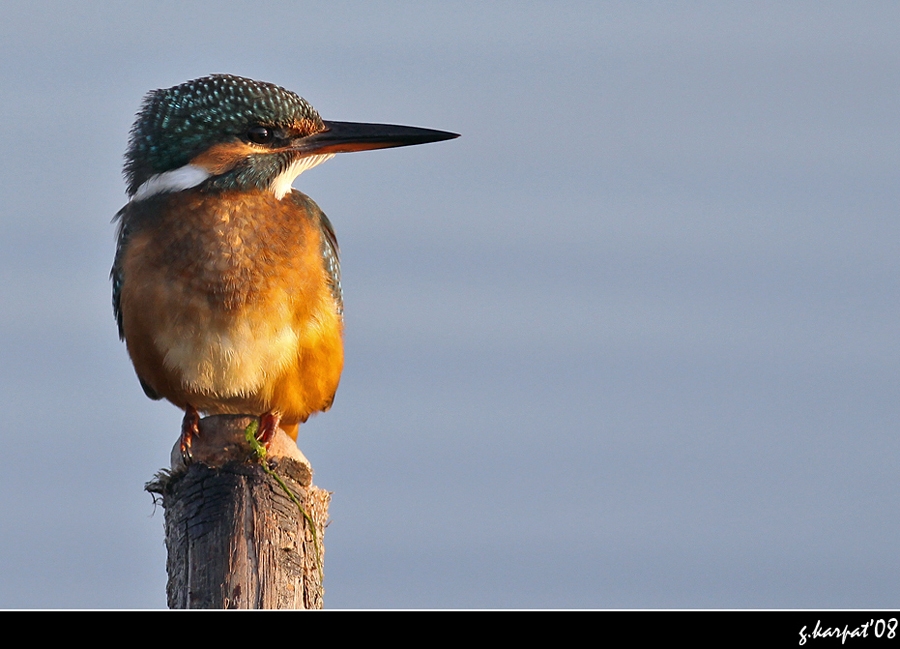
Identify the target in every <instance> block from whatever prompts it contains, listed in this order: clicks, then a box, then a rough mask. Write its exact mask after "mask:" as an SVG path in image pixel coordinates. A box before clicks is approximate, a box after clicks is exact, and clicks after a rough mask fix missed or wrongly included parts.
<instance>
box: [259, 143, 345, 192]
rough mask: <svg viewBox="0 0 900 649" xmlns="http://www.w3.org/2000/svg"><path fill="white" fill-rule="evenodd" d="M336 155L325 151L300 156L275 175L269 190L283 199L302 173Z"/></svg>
mask: <svg viewBox="0 0 900 649" xmlns="http://www.w3.org/2000/svg"><path fill="white" fill-rule="evenodd" d="M333 157H334V154H333V153H323V154H321V155H308V156H304V157H302V158H300V159H299V160H295V161H294V162H292V163H291V166H290V167H288V168H287V169H285V170H284V171H282V172H281V173H280V174H278V176H276V177H275V180H273V181H272V184H271V185H269V190H271V192H272V193H273V194H275V198H277V199H278V200H281V199H282V198H284V195H285V194H287V193H288V192H289V191H291V185H292V184H293V182H294V180H295V179H296V178H297V176H299V175H300V174H302V173H303V172H304V171H306V170H307V169H312V168H313V167H315V166H316V165H320V164H322V163H323V162H325V161H326V160H331V159H332V158H333Z"/></svg>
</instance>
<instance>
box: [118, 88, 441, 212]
mask: <svg viewBox="0 0 900 649" xmlns="http://www.w3.org/2000/svg"><path fill="white" fill-rule="evenodd" d="M453 137H457V135H456V134H455V133H447V132H444V131H434V130H431V129H421V128H413V127H408V126H392V125H386V124H356V123H352V122H327V121H324V120H322V118H321V117H319V114H318V113H317V112H316V110H315V109H314V108H313V107H312V106H311V105H310V104H309V102H307V101H306V100H305V99H303V98H302V97H300V96H298V95H297V94H295V93H293V92H291V91H289V90H285V89H284V88H281V87H280V86H276V85H274V84H271V83H264V82H261V81H254V80H252V79H245V78H243V77H235V76H232V75H227V74H217V75H212V76H209V77H203V78H201V79H195V80H194V81H188V82H186V83H183V84H181V85H178V86H174V87H172V88H167V89H164V90H156V91H153V92H151V93H149V94H148V95H147V97H146V98H145V99H144V103H143V106H142V107H141V110H140V112H139V113H138V116H137V119H136V120H135V123H134V126H133V127H132V130H131V139H130V141H129V145H128V151H127V153H126V155H125V160H126V162H125V177H126V180H127V183H128V195H129V196H130V197H132V199H133V200H141V199H144V198H148V197H149V196H152V195H154V194H159V193H167V192H174V191H181V190H183V189H188V188H191V187H197V186H200V185H203V187H204V188H208V189H209V190H211V191H215V190H222V189H238V190H251V189H258V190H269V191H272V192H273V193H274V194H275V196H276V197H277V198H279V199H280V198H282V197H283V196H284V195H285V194H286V193H287V192H288V191H290V187H291V183H292V182H293V181H294V179H295V178H296V177H297V176H298V175H300V174H301V173H302V172H303V171H305V170H306V169H309V168H311V167H313V166H315V165H317V164H319V163H320V162H324V161H325V160H328V159H329V158H331V157H332V156H334V154H335V153H343V152H349V151H365V150H369V149H383V148H389V147H398V146H409V145H413V144H425V143H427V142H437V141H440V140H447V139H450V138H453Z"/></svg>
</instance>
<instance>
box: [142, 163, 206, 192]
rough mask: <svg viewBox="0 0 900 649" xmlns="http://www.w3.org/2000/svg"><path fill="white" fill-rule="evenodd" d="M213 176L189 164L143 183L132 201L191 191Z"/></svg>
mask: <svg viewBox="0 0 900 649" xmlns="http://www.w3.org/2000/svg"><path fill="white" fill-rule="evenodd" d="M211 175H212V174H210V173H209V172H208V171H207V170H206V169H204V168H203V167H198V166H197V165H192V164H187V165H184V166H183V167H178V169H172V170H171V171H164V172H163V173H161V174H154V175H152V176H150V177H149V178H148V179H147V180H145V181H144V182H143V183H141V186H140V187H138V189H137V191H136V192H135V193H134V196H132V197H131V200H132V201H142V200H144V199H145V198H150V197H151V196H155V195H156V194H164V193H166V192H179V191H181V190H182V189H190V188H191V187H196V186H197V185H199V184H200V183H202V182H203V181H204V180H206V179H207V178H209V177H210V176H211Z"/></svg>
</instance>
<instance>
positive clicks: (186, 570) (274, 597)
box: [146, 415, 331, 609]
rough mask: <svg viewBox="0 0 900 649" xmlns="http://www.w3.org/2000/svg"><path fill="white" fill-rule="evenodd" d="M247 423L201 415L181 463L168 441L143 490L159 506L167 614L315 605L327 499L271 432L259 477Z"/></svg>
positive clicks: (288, 444) (286, 443) (281, 437)
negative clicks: (165, 465)
mask: <svg viewBox="0 0 900 649" xmlns="http://www.w3.org/2000/svg"><path fill="white" fill-rule="evenodd" d="M254 421H256V418H254V417H247V416H242V415H237V416H233V415H218V416H213V417H207V418H205V419H202V420H201V421H200V434H199V435H198V436H197V437H196V438H195V440H194V444H193V446H192V449H191V451H192V456H193V461H192V462H191V464H190V465H188V466H185V465H184V462H183V460H182V458H181V453H180V452H179V448H178V444H176V445H175V448H174V449H173V450H172V466H171V469H170V470H169V471H166V472H160V474H159V475H157V477H156V479H155V480H154V481H152V482H150V483H148V484H147V487H146V488H147V490H148V491H150V492H151V493H154V494H158V495H159V496H160V497H161V501H162V506H163V508H164V509H165V521H166V549H167V550H168V560H167V563H166V569H167V572H168V575H169V581H168V585H167V587H166V592H167V596H168V604H169V608H251V609H320V608H322V604H323V592H324V591H323V588H322V576H323V572H322V570H323V561H324V554H325V546H324V544H323V538H324V535H325V523H326V521H327V519H328V504H329V501H330V500H331V494H330V493H329V492H327V491H324V490H322V489H319V488H317V487H315V486H313V484H312V469H311V467H310V465H309V462H308V461H307V460H306V458H305V457H304V456H303V454H302V453H301V452H300V450H299V449H298V448H297V445H296V444H295V442H294V441H293V440H292V439H291V438H290V437H288V436H287V435H286V434H285V433H284V432H283V431H281V430H280V429H279V430H278V432H277V434H276V436H275V438H274V439H273V441H272V443H271V445H270V446H269V451H268V453H267V456H266V459H265V462H266V468H268V471H267V470H266V468H264V466H263V464H262V463H261V461H260V460H259V459H258V458H257V457H256V456H255V454H254V452H253V449H252V448H251V446H250V444H249V443H248V442H247V440H246V438H245V430H246V429H247V426H248V425H250V424H251V423H252V422H254ZM288 491H289V492H290V494H289V493H288ZM292 496H293V497H292Z"/></svg>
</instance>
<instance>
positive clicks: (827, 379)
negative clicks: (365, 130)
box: [0, 0, 900, 608]
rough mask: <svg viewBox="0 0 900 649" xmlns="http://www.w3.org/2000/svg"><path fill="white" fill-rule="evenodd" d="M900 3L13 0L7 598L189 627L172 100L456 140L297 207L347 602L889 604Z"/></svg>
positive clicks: (414, 152) (313, 428)
mask: <svg viewBox="0 0 900 649" xmlns="http://www.w3.org/2000/svg"><path fill="white" fill-rule="evenodd" d="M898 33H900V5H898V4H896V3H891V2H867V3H862V4H860V3H831V2H798V3H783V2H752V3H720V2H708V3H704V2H696V3H694V2H692V3H656V2H653V3H635V2H621V3H619V2H585V3H527V2H525V3H523V2H509V3H503V2H497V3H481V2H471V3H465V2H433V3H432V2H418V3H409V4H406V3H379V2H367V3H362V2H360V3H355V2H354V3H341V2H329V3H302V2H252V3H250V2H246V3H245V2H227V3H190V2H147V1H146V0H144V1H141V2H115V3H99V2H98V3H74V2H73V3H67V2H47V3H31V2H18V1H15V0H10V1H8V2H4V3H3V5H2V7H0V82H2V88H3V91H2V93H0V115H2V117H3V122H4V127H3V128H2V129H0V143H2V151H3V155H2V156H0V195H2V198H3V205H4V207H3V211H2V213H0V412H2V413H3V418H4V424H5V425H4V429H5V436H4V439H5V445H4V446H5V451H4V452H3V453H2V454H0V575H2V577H0V606H2V607H111V608H116V607H135V608H140V607H163V606H165V548H164V546H163V529H162V525H163V517H162V511H161V510H159V509H154V506H153V504H152V502H151V498H150V496H149V495H148V494H146V493H145V492H144V491H143V484H144V482H145V481H147V480H148V479H150V478H151V477H152V475H153V473H154V472H155V471H156V470H158V469H159V468H160V467H163V466H165V465H166V464H167V462H168V455H169V451H170V449H171V446H172V444H173V443H174V442H175V440H176V438H177V435H178V430H179V421H180V413H179V411H177V410H176V409H175V408H174V407H172V406H171V405H168V404H166V403H156V402H151V401H149V400H147V399H146V398H145V397H144V396H143V393H142V391H141V389H140V387H139V385H138V382H137V380H136V378H135V377H134V373H133V371H132V369H131V365H130V362H129V360H128V357H127V354H126V352H125V348H124V346H123V345H122V344H121V343H120V342H119V341H118V338H117V335H116V328H115V324H114V322H113V318H112V312H111V307H110V286H109V281H108V273H109V268H110V265H111V263H112V258H113V253H114V227H113V226H112V225H111V224H110V219H111V218H112V216H113V214H115V212H116V211H117V210H118V209H119V208H120V207H121V206H122V204H123V203H124V201H125V193H124V183H123V181H122V177H121V165H122V154H123V153H124V150H125V145H126V142H127V136H128V130H129V128H130V126H131V123H132V121H133V118H134V114H135V112H136V111H137V109H138V107H139V105H140V101H141V99H142V97H143V96H144V94H145V93H146V92H147V91H148V90H151V89H154V88H159V87H168V86H171V85H175V84H177V83H180V82H182V81H185V80H187V79H191V78H196V77H199V76H203V75H206V74H210V73H214V72H228V73H232V74H238V75H243V76H249V77H253V78H256V79H260V80H265V81H271V82H275V83H278V84H280V85H282V86H284V87H286V88H289V89H292V90H295V91H297V92H298V93H299V94H301V95H302V96H304V97H305V98H306V99H308V100H309V101H310V102H311V103H312V104H313V105H314V106H315V107H316V108H317V109H318V110H319V112H320V113H321V114H322V115H323V116H324V117H325V118H326V119H336V120H347V121H370V122H389V123H397V124H409V125H415V126H425V127H431V128H438V129H444V130H450V131H456V132H458V133H461V134H462V137H461V138H460V139H458V140H454V141H452V142H444V143H440V144H433V145H429V146H423V147H414V148H408V149H398V150H392V151H379V152H371V153H365V154H353V155H342V156H338V157H337V158H336V159H334V160H332V161H331V162H329V163H327V164H325V165H323V166H321V167H317V168H316V169H314V170H312V171H309V172H307V173H306V174H304V175H302V176H301V177H300V178H299V179H298V180H297V182H296V183H295V186H296V187H297V188H298V189H300V190H301V191H303V192H305V193H307V194H309V195H310V196H311V197H312V198H313V199H315V200H316V201H317V202H318V204H319V205H320V206H321V207H322V209H323V210H324V211H325V212H326V213H327V214H328V215H329V216H330V217H331V219H332V221H333V223H334V225H335V228H336V230H337V234H338V239H339V241H340V243H341V250H342V257H343V272H344V289H345V293H346V366H345V371H344V376H343V381H342V384H341V388H340V390H339V391H338V395H337V399H336V401H335V405H334V408H333V409H332V411H331V412H329V413H326V414H324V415H320V416H319V417H317V418H315V419H314V420H311V421H310V422H309V423H308V424H307V425H305V426H303V427H301V431H300V447H301V448H302V450H303V451H304V453H306V455H307V456H308V457H309V458H310V460H311V461H312V463H313V467H314V469H315V471H316V483H317V484H318V485H319V486H321V487H323V488H326V489H329V490H331V491H333V492H334V500H333V504H332V507H331V517H332V523H331V525H330V526H329V528H328V532H327V535H326V551H327V555H326V563H325V570H326V582H325V587H326V600H325V601H326V605H327V606H328V607H331V608H344V607H384V608H390V607H448V608H457V607H892V608H893V607H897V606H900V597H898V586H897V584H898V568H897V560H896V554H897V553H896V548H897V539H898V537H900V524H898V519H897V515H896V512H897V510H898V506H900V481H898V464H900V462H898V460H900V440H898V435H897V429H898V422H900V398H898V397H900V395H898V386H900V363H898V361H900V343H898V336H897V323H898V321H900V317H898V316H900V300H898V297H900V291H898V289H900V286H898V278H900V254H898V253H900V219H898V206H900V184H898V169H900V164H898V163H900V130H898V127H897V117H898V114H900V111H898V109H900V48H898V43H897V34H898Z"/></svg>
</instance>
